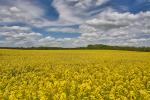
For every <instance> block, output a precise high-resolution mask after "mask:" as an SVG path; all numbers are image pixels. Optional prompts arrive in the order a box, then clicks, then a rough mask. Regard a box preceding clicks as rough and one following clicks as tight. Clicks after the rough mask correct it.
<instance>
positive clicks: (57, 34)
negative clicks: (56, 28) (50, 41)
mask: <svg viewBox="0 0 150 100" xmlns="http://www.w3.org/2000/svg"><path fill="white" fill-rule="evenodd" d="M49 34H50V36H52V37H55V38H76V37H79V36H80V35H81V33H73V32H72V33H71V32H70V33H69V32H67V33H66V32H49Z"/></svg>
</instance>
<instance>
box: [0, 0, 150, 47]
mask: <svg viewBox="0 0 150 100" xmlns="http://www.w3.org/2000/svg"><path fill="white" fill-rule="evenodd" d="M88 44H108V45H127V46H150V0H0V47H30V46H49V47H53V46H55V47H56V46H60V47H79V46H86V45H88Z"/></svg>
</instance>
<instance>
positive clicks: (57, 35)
mask: <svg viewBox="0 0 150 100" xmlns="http://www.w3.org/2000/svg"><path fill="white" fill-rule="evenodd" d="M50 27H51V28H53V27H57V28H58V27H60V28H63V27H64V28H65V27H70V28H75V29H77V28H78V25H73V26H50ZM32 31H33V32H37V33H41V34H42V35H43V36H44V37H47V36H51V37H54V38H75V37H79V36H80V35H81V33H74V32H56V31H55V32H48V31H46V28H36V27H32Z"/></svg>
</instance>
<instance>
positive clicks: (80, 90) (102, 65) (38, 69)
mask: <svg viewBox="0 0 150 100" xmlns="http://www.w3.org/2000/svg"><path fill="white" fill-rule="evenodd" d="M0 100H150V53H146V52H131V51H115V50H114V51H113V50H91V51H90V50H7V49H1V50H0Z"/></svg>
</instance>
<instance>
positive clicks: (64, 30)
mask: <svg viewBox="0 0 150 100" xmlns="http://www.w3.org/2000/svg"><path fill="white" fill-rule="evenodd" d="M47 31H48V32H64V33H78V32H79V30H78V29H76V28H70V27H63V28H60V27H53V28H48V29H47Z"/></svg>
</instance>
